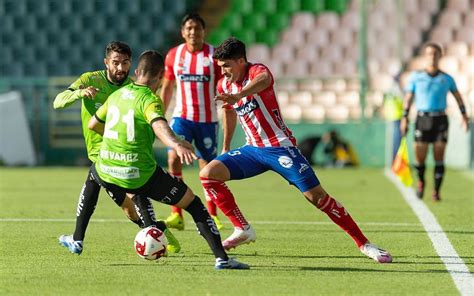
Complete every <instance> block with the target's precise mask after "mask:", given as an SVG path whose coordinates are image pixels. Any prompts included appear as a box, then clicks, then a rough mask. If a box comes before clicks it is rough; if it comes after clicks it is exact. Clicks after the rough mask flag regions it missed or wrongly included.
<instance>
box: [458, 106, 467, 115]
mask: <svg viewBox="0 0 474 296" xmlns="http://www.w3.org/2000/svg"><path fill="white" fill-rule="evenodd" d="M459 111H461V114H466V106H464V105H461V106H459Z"/></svg>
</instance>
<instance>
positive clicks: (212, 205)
mask: <svg viewBox="0 0 474 296" xmlns="http://www.w3.org/2000/svg"><path fill="white" fill-rule="evenodd" d="M207 211H208V212H209V215H211V216H217V207H216V204H215V203H214V202H213V201H212V200H208V201H207Z"/></svg>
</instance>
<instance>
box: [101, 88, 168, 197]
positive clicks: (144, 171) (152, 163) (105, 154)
mask: <svg viewBox="0 0 474 296" xmlns="http://www.w3.org/2000/svg"><path fill="white" fill-rule="evenodd" d="M163 110H164V108H163V102H162V101H161V99H159V98H158V97H157V96H156V95H155V94H154V93H153V92H152V91H151V89H150V88H148V87H147V86H141V85H137V84H135V83H131V84H129V85H127V86H124V87H123V88H121V89H120V90H118V91H116V92H115V93H113V94H112V95H111V96H110V97H109V99H108V100H107V102H106V103H105V104H104V105H102V107H100V108H99V110H97V113H96V115H95V116H96V118H97V119H98V120H100V121H103V122H105V127H104V136H103V141H102V144H101V147H100V153H99V157H98V158H97V161H96V169H97V172H98V174H99V176H100V178H101V179H102V180H104V181H106V182H108V183H112V184H115V185H118V186H120V187H122V188H127V189H136V188H139V187H141V186H143V185H144V184H145V183H146V182H147V181H148V179H150V177H151V176H152V175H153V172H154V171H155V169H156V160H155V156H154V153H153V147H152V146H153V142H154V140H155V134H154V132H153V129H152V127H151V124H152V123H153V122H154V121H156V120H158V119H163V118H165V115H164V111H163Z"/></svg>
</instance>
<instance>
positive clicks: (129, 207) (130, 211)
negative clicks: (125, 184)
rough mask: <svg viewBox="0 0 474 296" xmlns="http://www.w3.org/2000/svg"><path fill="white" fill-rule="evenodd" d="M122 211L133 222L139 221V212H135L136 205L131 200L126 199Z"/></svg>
mask: <svg viewBox="0 0 474 296" xmlns="http://www.w3.org/2000/svg"><path fill="white" fill-rule="evenodd" d="M121 207H122V210H123V212H124V213H125V215H126V216H127V217H128V218H129V219H130V220H133V221H137V220H138V219H139V217H138V214H137V212H136V211H135V205H134V203H133V201H132V200H131V199H130V198H125V199H124V201H123V203H122V205H121Z"/></svg>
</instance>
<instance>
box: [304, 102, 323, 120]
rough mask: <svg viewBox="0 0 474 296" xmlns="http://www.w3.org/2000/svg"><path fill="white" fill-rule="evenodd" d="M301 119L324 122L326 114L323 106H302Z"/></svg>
mask: <svg viewBox="0 0 474 296" xmlns="http://www.w3.org/2000/svg"><path fill="white" fill-rule="evenodd" d="M302 111H303V114H302V115H303V119H304V120H306V121H308V122H315V123H322V122H324V119H325V116H326V110H325V108H324V107H323V106H320V105H312V106H310V107H307V108H304V109H303V110H302Z"/></svg>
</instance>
